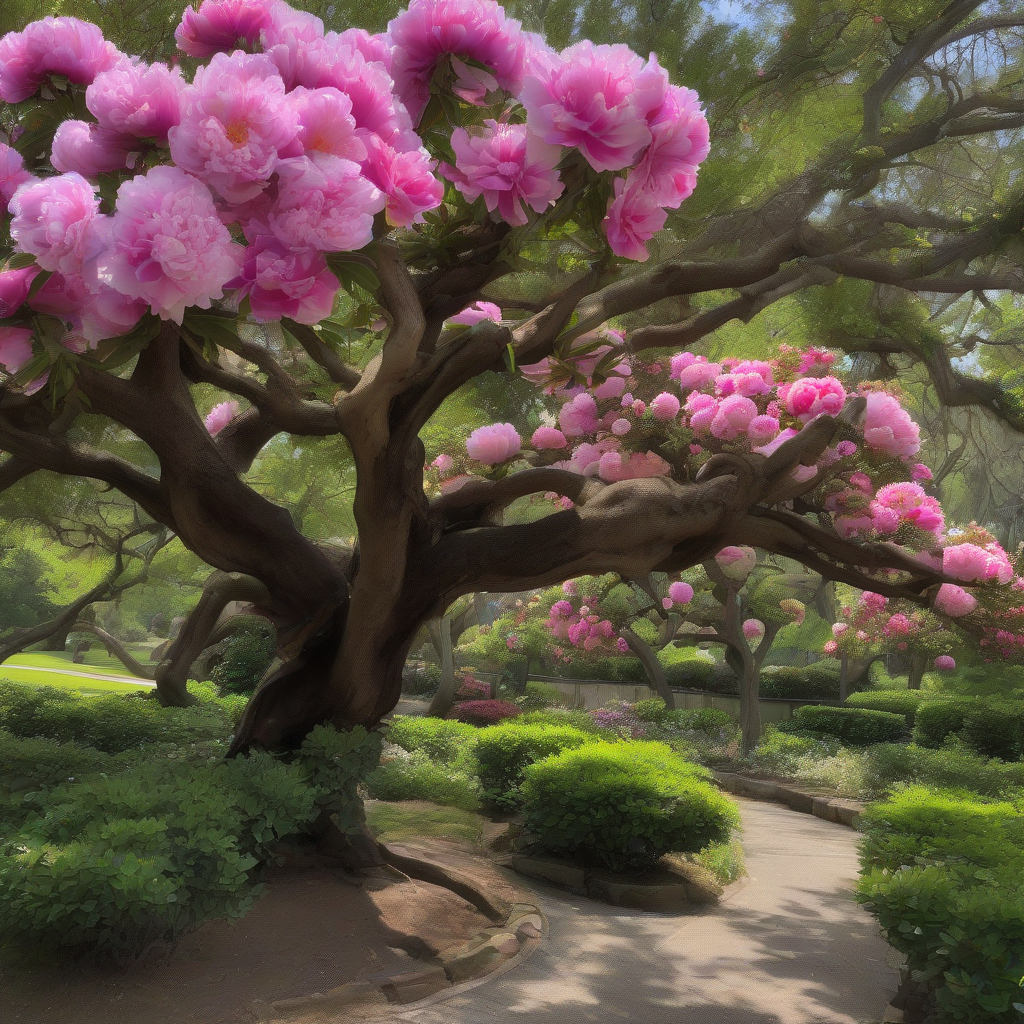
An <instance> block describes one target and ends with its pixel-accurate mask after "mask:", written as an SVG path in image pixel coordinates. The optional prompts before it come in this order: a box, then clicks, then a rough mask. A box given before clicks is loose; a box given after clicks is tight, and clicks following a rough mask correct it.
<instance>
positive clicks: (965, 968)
mask: <svg viewBox="0 0 1024 1024" xmlns="http://www.w3.org/2000/svg"><path fill="white" fill-rule="evenodd" d="M858 827H859V828H860V829H862V830H863V831H864V832H865V838H864V841H863V844H862V863H863V866H864V873H863V874H862V876H861V879H860V881H859V883H858V886H857V895H858V899H859V900H860V901H861V902H862V903H864V904H866V905H867V906H868V907H869V909H870V910H871V911H872V912H873V913H874V914H875V916H876V917H877V918H878V921H879V924H880V925H881V927H882V930H883V931H884V933H885V935H886V938H887V939H888V941H889V942H890V944H891V945H892V946H893V947H895V948H896V949H897V950H899V951H900V952H902V953H904V954H905V955H906V957H907V966H908V968H909V969H910V970H911V971H913V972H915V975H916V976H917V977H919V978H921V979H922V980H924V981H926V982H928V983H929V984H930V986H931V988H932V991H933V994H934V997H935V1001H936V1003H937V1004H938V1008H939V1011H940V1015H941V1019H943V1020H952V1021H970V1022H973V1021H990V1022H994V1024H1011V1022H1016V1021H1019V1020H1020V1015H1021V1008H1022V1006H1024V885H1022V884H1021V878H1022V875H1024V853H1022V850H1021V846H1022V844H1024V815H1021V814H1020V813H1019V812H1018V811H1017V810H1016V809H1015V808H1014V807H1013V806H1012V805H1010V804H1008V803H1001V804H1000V803H982V802H972V801H970V800H965V799H963V798H962V797H958V796H955V795H952V794H949V793H935V792H932V791H930V790H927V789H925V788H923V787H911V788H908V789H905V790H902V791H901V792H900V793H898V794H897V795H895V796H893V797H892V798H890V799H889V800H887V801H886V802H884V803H881V804H875V805H873V806H871V807H869V808H868V809H867V810H866V812H865V813H864V815H862V817H861V819H860V821H859V823H858Z"/></svg>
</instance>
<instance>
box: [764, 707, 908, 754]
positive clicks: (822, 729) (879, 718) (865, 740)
mask: <svg viewBox="0 0 1024 1024" xmlns="http://www.w3.org/2000/svg"><path fill="white" fill-rule="evenodd" d="M906 724H907V723H906V719H905V718H904V716H903V715H894V714H890V713H889V712H888V711H869V710H867V709H866V708H832V707H825V706H823V705H820V704H808V705H805V706H804V707H801V708H797V709H796V710H795V711H794V712H793V717H792V719H791V720H790V721H789V722H782V723H780V725H779V728H780V729H782V730H783V731H784V732H790V731H793V730H800V731H806V732H810V733H816V734H824V735H826V736H835V737H837V738H838V739H841V740H842V741H843V742H844V743H849V744H851V745H853V746H867V745H868V744H871V743H891V742H893V741H894V740H898V739H900V737H901V736H902V735H903V733H904V731H905V729H906Z"/></svg>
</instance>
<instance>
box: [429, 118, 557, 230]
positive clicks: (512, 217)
mask: <svg viewBox="0 0 1024 1024" xmlns="http://www.w3.org/2000/svg"><path fill="white" fill-rule="evenodd" d="M452 149H453V150H454V151H455V166H454V167H452V166H451V165H450V164H443V165H442V167H441V171H442V173H443V174H444V176H445V177H446V178H449V179H450V180H451V181H453V182H454V183H455V187H456V188H457V189H458V190H459V191H460V192H461V193H462V194H463V195H464V196H465V197H466V199H468V200H469V201H470V202H473V201H474V200H475V199H476V198H477V197H478V196H481V195H482V196H483V197H484V202H485V203H486V204H487V209H488V210H489V211H490V212H491V213H493V212H494V211H495V210H497V211H498V213H499V214H500V216H501V218H502V220H504V221H505V222H506V223H507V224H513V225H516V226H522V225H524V224H526V223H527V221H528V216H527V213H526V210H525V209H524V208H523V206H524V204H525V205H526V206H529V207H530V208H531V209H532V210H535V211H536V212H537V213H543V212H544V211H545V210H546V209H547V208H548V207H549V206H550V205H551V204H552V203H553V202H554V201H555V200H556V199H557V198H558V197H559V196H560V195H561V194H562V189H563V187H564V186H563V185H562V183H561V181H559V180H558V171H557V170H556V169H555V168H556V165H557V164H558V161H559V159H560V155H561V154H560V151H559V149H558V147H557V146H549V145H548V144H547V143H546V142H543V141H541V139H539V138H538V137H537V136H536V135H534V134H532V133H531V132H530V131H529V130H528V129H527V127H526V125H522V124H503V123H500V122H498V121H494V120H490V119H488V120H486V121H484V126H483V129H482V131H481V132H480V133H479V134H476V133H475V134H473V135H470V134H469V132H467V131H466V129H465V128H456V129H455V131H453V132H452Z"/></svg>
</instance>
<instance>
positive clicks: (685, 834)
mask: <svg viewBox="0 0 1024 1024" xmlns="http://www.w3.org/2000/svg"><path fill="white" fill-rule="evenodd" d="M524 774H525V779H524V782H523V785H522V797H523V817H524V821H525V825H526V827H527V829H528V830H529V831H530V832H532V833H534V834H535V835H537V836H538V839H539V842H540V844H541V845H542V846H543V847H544V848H545V849H547V850H550V851H551V852H552V853H556V854H563V855H568V856H577V857H580V858H582V859H583V860H585V861H588V862H591V863H598V864H603V865H604V866H606V867H609V868H611V869H612V870H615V871H630V870H633V871H636V870H644V869H645V868H649V867H651V866H653V865H654V864H655V862H656V861H657V860H658V858H659V857H661V856H663V855H664V854H666V853H672V852H680V853H697V852H699V851H700V850H702V849H704V848H705V847H706V846H708V845H709V844H710V843H722V842H727V841H728V840H729V838H730V837H731V834H732V831H733V829H734V828H736V827H737V826H738V824H739V814H738V812H737V810H736V808H735V806H734V805H733V803H732V802H731V801H730V800H729V799H728V798H727V797H725V796H723V795H722V794H721V793H720V792H719V791H718V790H717V789H716V788H715V787H714V786H712V785H710V784H709V783H708V782H707V781H705V780H706V779H707V778H708V777H709V773H708V772H707V771H706V770H705V769H703V768H701V767H699V766H697V765H694V764H691V763H689V762H687V761H684V760H683V759H682V758H681V757H679V756H678V755H676V754H674V753H673V752H672V750H671V749H670V748H669V747H668V746H666V745H665V744H663V743H644V742H631V743H588V744H586V745H585V746H581V747H578V748H576V749H571V750H565V751H563V752H562V753H560V754H557V755H555V756H553V757H548V758H546V759H544V760H543V761H538V762H536V763H535V764H533V765H530V766H529V767H528V768H527V769H526V770H525V773H524Z"/></svg>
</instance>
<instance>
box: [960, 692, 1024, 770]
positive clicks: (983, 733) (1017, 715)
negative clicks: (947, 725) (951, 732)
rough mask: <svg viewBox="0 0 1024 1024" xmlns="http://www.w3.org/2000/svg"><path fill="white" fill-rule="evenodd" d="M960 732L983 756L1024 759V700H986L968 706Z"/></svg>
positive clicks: (1011, 759) (973, 702)
mask: <svg viewBox="0 0 1024 1024" xmlns="http://www.w3.org/2000/svg"><path fill="white" fill-rule="evenodd" d="M960 735H961V736H963V738H964V740H965V741H966V742H967V743H969V744H970V745H971V746H972V747H973V748H974V749H975V750H976V751H977V752H978V753H979V754H981V755H982V756H983V757H998V758H1000V760H1003V761H1020V760H1021V759H1022V758H1024V701H1015V700H998V699H983V700H977V701H972V702H971V703H970V704H968V705H967V706H966V709H965V712H964V721H963V726H962V728H961V730H960Z"/></svg>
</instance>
